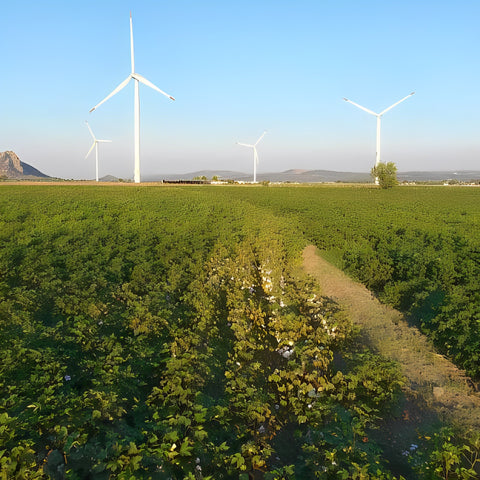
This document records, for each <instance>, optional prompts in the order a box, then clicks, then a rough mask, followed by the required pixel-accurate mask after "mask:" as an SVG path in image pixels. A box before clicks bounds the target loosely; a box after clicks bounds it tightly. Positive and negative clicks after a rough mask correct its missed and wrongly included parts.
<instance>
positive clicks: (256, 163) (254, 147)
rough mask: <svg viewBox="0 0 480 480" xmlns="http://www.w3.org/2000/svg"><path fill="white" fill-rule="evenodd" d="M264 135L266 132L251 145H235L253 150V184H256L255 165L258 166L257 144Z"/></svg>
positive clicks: (238, 143)
mask: <svg viewBox="0 0 480 480" xmlns="http://www.w3.org/2000/svg"><path fill="white" fill-rule="evenodd" d="M266 133H267V132H266V131H265V132H263V133H262V135H260V138H259V139H258V140H257V141H256V142H255V143H254V144H253V145H251V144H249V143H240V142H237V145H243V146H244V147H250V148H253V183H257V165H258V153H257V145H258V142H260V140H261V139H262V138H263V137H264V135H265V134H266Z"/></svg>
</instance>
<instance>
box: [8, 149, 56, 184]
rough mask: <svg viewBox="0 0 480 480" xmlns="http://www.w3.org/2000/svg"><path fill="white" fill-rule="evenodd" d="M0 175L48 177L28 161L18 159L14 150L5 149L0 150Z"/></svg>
mask: <svg viewBox="0 0 480 480" xmlns="http://www.w3.org/2000/svg"><path fill="white" fill-rule="evenodd" d="M0 177H6V178H16V179H22V178H23V179H27V178H48V175H45V174H44V173H42V172H40V170H37V169H36V168H35V167H32V166H31V165H29V164H28V163H24V162H22V161H20V159H19V158H18V155H17V154H16V153H15V152H12V151H6V152H0Z"/></svg>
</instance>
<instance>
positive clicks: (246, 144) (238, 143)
mask: <svg viewBox="0 0 480 480" xmlns="http://www.w3.org/2000/svg"><path fill="white" fill-rule="evenodd" d="M237 145H242V146H244V147H254V146H255V145H250V144H249V143H240V142H237Z"/></svg>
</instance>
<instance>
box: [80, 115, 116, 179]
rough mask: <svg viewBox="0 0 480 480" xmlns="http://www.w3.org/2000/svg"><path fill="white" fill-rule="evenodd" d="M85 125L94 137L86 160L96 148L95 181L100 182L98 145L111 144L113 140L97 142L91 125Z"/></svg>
mask: <svg viewBox="0 0 480 480" xmlns="http://www.w3.org/2000/svg"><path fill="white" fill-rule="evenodd" d="M85 123H86V124H87V127H88V130H89V131H90V135H92V137H93V143H92V146H91V147H90V150H89V151H88V153H87V154H86V155H85V159H87V158H88V156H89V155H90V153H91V152H92V150H93V148H94V147H95V180H96V181H97V182H98V144H99V143H109V142H111V140H97V139H96V138H95V135H94V134H93V132H92V129H91V128H90V125H89V124H88V122H87V121H85Z"/></svg>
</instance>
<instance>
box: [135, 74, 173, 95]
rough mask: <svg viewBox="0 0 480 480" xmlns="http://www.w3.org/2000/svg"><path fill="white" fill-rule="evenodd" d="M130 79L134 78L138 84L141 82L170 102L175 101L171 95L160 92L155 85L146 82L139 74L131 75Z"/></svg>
mask: <svg viewBox="0 0 480 480" xmlns="http://www.w3.org/2000/svg"><path fill="white" fill-rule="evenodd" d="M132 77H133V78H135V79H136V80H138V81H139V82H142V83H143V84H144V85H146V86H147V87H150V88H153V89H154V90H156V91H157V92H160V93H161V94H163V95H165V96H166V97H168V98H169V99H170V100H175V99H174V98H173V97H172V96H171V95H169V94H168V93H165V92H164V91H163V90H160V89H159V88H158V87H157V86H156V85H154V84H153V83H152V82H150V81H149V80H147V79H146V78H145V77H143V76H142V75H140V74H139V73H132Z"/></svg>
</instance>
